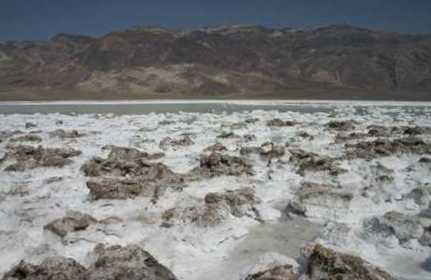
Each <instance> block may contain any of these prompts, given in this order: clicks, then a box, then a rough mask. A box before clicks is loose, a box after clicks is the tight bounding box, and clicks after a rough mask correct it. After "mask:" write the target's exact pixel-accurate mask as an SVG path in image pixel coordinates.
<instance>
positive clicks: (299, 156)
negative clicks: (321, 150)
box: [290, 149, 345, 176]
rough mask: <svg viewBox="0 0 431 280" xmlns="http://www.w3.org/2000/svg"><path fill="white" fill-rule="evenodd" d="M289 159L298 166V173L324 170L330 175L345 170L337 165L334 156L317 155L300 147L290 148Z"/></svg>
mask: <svg viewBox="0 0 431 280" xmlns="http://www.w3.org/2000/svg"><path fill="white" fill-rule="evenodd" d="M290 154H291V156H290V161H291V162H293V163H294V164H295V165H296V166H297V167H298V173H299V174H300V175H304V174H305V172H307V171H324V172H328V173H329V174H330V175H334V176H336V175H339V174H341V173H344V172H345V170H344V169H342V168H340V167H339V166H338V163H337V162H336V159H335V158H331V157H329V156H324V155H318V154H315V153H311V152H307V151H304V150H301V149H292V150H290Z"/></svg>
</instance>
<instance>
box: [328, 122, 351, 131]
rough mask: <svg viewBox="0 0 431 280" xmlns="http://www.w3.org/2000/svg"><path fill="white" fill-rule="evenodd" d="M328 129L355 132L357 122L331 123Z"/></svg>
mask: <svg viewBox="0 0 431 280" xmlns="http://www.w3.org/2000/svg"><path fill="white" fill-rule="evenodd" d="M327 127H328V128H329V129H334V130H341V131H347V130H353V129H355V122H353V121H350V120H347V121H330V122H329V123H328V124H327Z"/></svg>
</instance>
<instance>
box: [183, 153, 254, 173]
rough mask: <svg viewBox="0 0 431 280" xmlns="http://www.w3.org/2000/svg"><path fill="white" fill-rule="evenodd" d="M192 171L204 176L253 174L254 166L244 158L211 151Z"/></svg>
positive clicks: (202, 157)
mask: <svg viewBox="0 0 431 280" xmlns="http://www.w3.org/2000/svg"><path fill="white" fill-rule="evenodd" d="M191 173H192V174H197V175H200V176H204V177H215V176H222V175H227V176H239V175H243V174H250V175H251V174H252V167H251V165H250V164H249V163H247V161H246V160H245V159H243V158H240V157H236V156H230V155H225V154H220V153H211V154H210V155H202V156H201V158H200V166H199V167H197V168H195V169H194V170H192V172H191Z"/></svg>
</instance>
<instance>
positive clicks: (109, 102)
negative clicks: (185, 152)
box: [0, 99, 431, 106]
mask: <svg viewBox="0 0 431 280" xmlns="http://www.w3.org/2000/svg"><path fill="white" fill-rule="evenodd" d="M87 104H88V105H104V104H106V105H117V104H121V105H127V104H238V105H300V104H306V105H354V106H431V102H425V101H374V100H305V99H304V100H296V99H279V100H274V99H271V100H259V99H255V100H253V99H251V100H235V99H232V100H212V99H200V100H196V99H149V100H67V101H0V106H17V105H87Z"/></svg>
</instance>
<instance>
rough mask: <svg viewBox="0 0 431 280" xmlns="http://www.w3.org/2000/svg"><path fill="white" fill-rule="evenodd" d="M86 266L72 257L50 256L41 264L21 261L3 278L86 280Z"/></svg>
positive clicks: (22, 279)
mask: <svg viewBox="0 0 431 280" xmlns="http://www.w3.org/2000/svg"><path fill="white" fill-rule="evenodd" d="M86 272H87V270H86V268H85V267H84V266H82V265H81V264H79V263H78V262H76V261H75V260H73V259H70V258H64V257H50V258H47V259H45V260H44V261H43V262H42V263H41V264H40V265H33V264H30V263H27V262H25V261H21V262H20V263H19V264H18V265H17V266H15V267H14V268H12V269H11V270H10V271H9V272H7V273H6V274H5V275H4V277H3V280H53V279H55V280H86V279H87V278H86V275H85V274H86Z"/></svg>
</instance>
